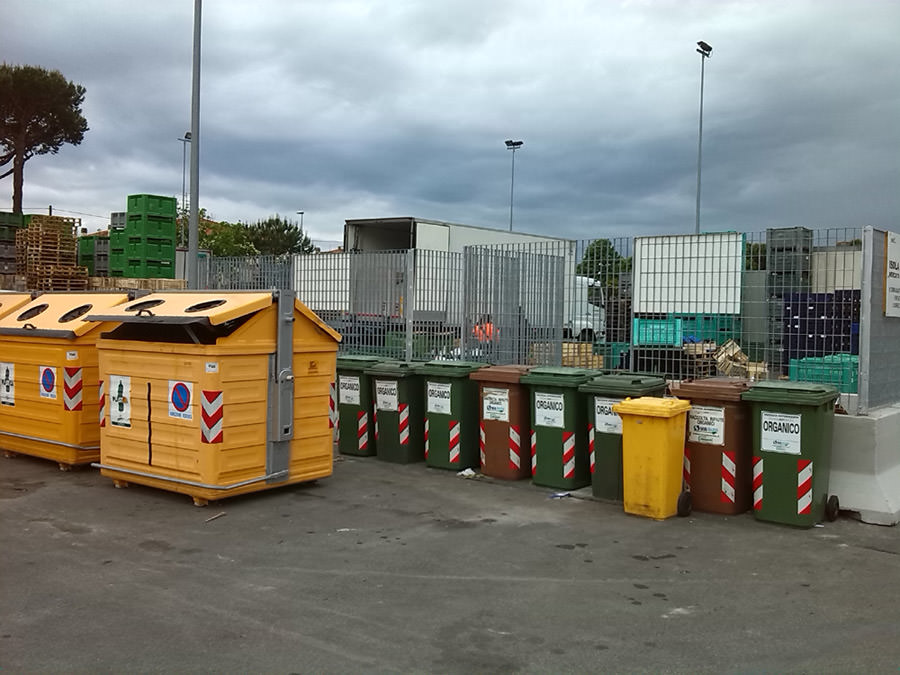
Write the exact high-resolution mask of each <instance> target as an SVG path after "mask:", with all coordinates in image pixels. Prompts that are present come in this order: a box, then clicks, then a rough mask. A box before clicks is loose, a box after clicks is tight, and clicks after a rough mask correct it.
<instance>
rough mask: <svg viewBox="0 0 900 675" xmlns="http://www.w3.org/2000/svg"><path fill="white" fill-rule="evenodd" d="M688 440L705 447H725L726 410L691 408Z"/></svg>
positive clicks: (714, 407)
mask: <svg viewBox="0 0 900 675" xmlns="http://www.w3.org/2000/svg"><path fill="white" fill-rule="evenodd" d="M688 440H689V441H690V442H691V443H703V444H704V445H725V408H720V407H716V406H705V405H695V406H691V409H690V410H689V411H688Z"/></svg>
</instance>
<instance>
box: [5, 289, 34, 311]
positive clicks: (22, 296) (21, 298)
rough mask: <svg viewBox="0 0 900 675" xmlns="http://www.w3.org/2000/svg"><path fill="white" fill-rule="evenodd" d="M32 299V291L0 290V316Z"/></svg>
mask: <svg viewBox="0 0 900 675" xmlns="http://www.w3.org/2000/svg"><path fill="white" fill-rule="evenodd" d="M31 299H32V298H31V293H16V292H14V291H0V316H6V315H7V314H9V313H11V312H13V311H15V310H16V309H18V308H19V307H21V306H22V305H24V304H25V303H27V302H31Z"/></svg>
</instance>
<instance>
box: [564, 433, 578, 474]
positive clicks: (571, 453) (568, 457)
mask: <svg viewBox="0 0 900 675" xmlns="http://www.w3.org/2000/svg"><path fill="white" fill-rule="evenodd" d="M562 437H563V443H562V449H563V454H562V461H563V478H573V477H574V476H575V432H574V431H564V432H563V435H562Z"/></svg>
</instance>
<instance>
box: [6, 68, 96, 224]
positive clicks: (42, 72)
mask: <svg viewBox="0 0 900 675" xmlns="http://www.w3.org/2000/svg"><path fill="white" fill-rule="evenodd" d="M84 94H85V89H84V87H82V86H81V85H80V84H74V83H73V82H69V81H68V80H67V79H66V78H65V76H63V74H62V73H60V72H59V71H58V70H46V69H44V68H40V67H37V66H13V65H8V64H6V63H3V64H0V167H4V166H6V165H7V164H9V163H10V162H12V168H11V169H9V170H8V171H6V172H5V173H3V174H0V178H6V177H7V176H9V175H12V177H13V193H12V202H13V203H12V209H13V212H14V213H22V185H23V180H24V172H25V162H27V161H28V160H29V159H31V158H32V157H34V156H35V155H45V154H47V153H52V154H54V155H55V154H56V153H57V152H59V149H60V148H61V147H62V146H63V144H65V143H71V144H72V145H79V144H80V143H81V141H82V140H83V139H84V133H85V132H86V131H87V130H88V125H87V120H85V119H84V117H83V116H82V114H81V105H82V103H84Z"/></svg>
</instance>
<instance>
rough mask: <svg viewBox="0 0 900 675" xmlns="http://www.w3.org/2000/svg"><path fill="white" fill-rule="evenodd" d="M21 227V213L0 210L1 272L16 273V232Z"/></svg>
mask: <svg viewBox="0 0 900 675" xmlns="http://www.w3.org/2000/svg"><path fill="white" fill-rule="evenodd" d="M20 227H22V214H21V213H8V212H6V211H0V274H15V273H16V232H18V231H19V228H20Z"/></svg>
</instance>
